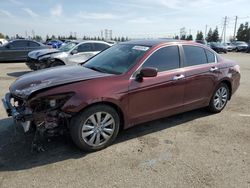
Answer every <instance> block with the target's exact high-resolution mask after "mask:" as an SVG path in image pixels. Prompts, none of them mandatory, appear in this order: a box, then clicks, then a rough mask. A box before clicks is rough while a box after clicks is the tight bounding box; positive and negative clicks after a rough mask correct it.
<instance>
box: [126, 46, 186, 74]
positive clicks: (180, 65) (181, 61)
mask: <svg viewBox="0 0 250 188" xmlns="http://www.w3.org/2000/svg"><path fill="white" fill-rule="evenodd" d="M170 46H177V48H178V52H179V68H176V69H172V70H165V71H161V72H158V73H159V74H163V73H166V72H171V71H173V70H178V69H181V68H182V65H183V57H182V56H183V54H182V52H181V48H180V44H168V45H164V46H161V47H159V48H157V49H155V50H154V51H153V52H152V53H151V54H149V55H148V57H147V58H146V59H144V60H143V62H142V63H141V64H140V66H139V67H138V68H137V69H136V70H135V71H134V72H133V73H132V74H131V76H130V79H135V76H136V74H137V73H138V71H139V70H141V67H142V66H143V65H144V63H145V62H146V61H147V60H148V59H149V58H150V57H151V56H152V55H153V54H154V53H155V52H157V51H158V50H160V49H162V48H165V47H170Z"/></svg>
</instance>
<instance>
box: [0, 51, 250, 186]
mask: <svg viewBox="0 0 250 188" xmlns="http://www.w3.org/2000/svg"><path fill="white" fill-rule="evenodd" d="M223 56H224V57H226V58H229V59H233V60H235V61H237V62H238V63H239V65H240V66H241V74H242V78H241V85H240V87H239V89H238V91H237V92H236V93H235V95H234V96H233V97H232V99H231V101H230V102H229V103H228V104H227V106H226V108H225V109H224V110H223V112H221V113H219V114H210V113H208V112H207V111H206V110H205V109H199V110H195V111H191V112H187V113H183V114H179V115H176V116H172V117H168V118H164V119H160V120H157V121H153V122H148V123H144V124H141V125H138V126H136V127H133V128H130V129H128V130H126V131H123V132H122V133H121V134H120V135H119V136H118V139H117V141H116V142H115V143H114V144H113V145H111V146H110V147H108V148H106V149H104V150H101V151H98V152H95V153H85V152H82V151H80V150H78V149H77V147H76V146H75V145H74V144H73V143H72V141H71V140H70V138H68V137H67V136H64V137H56V138H54V139H52V140H49V141H45V143H44V144H45V148H46V150H45V151H44V152H41V153H34V152H31V148H30V146H31V140H32V135H27V136H25V135H24V133H23V132H22V129H20V127H17V128H15V126H14V124H13V121H12V119H11V118H8V117H7V115H6V113H5V111H4V108H3V107H2V105H1V106H0V187H1V188H4V187H8V188H12V187H18V188H22V187H24V188H27V187H60V188H62V187H119V188H120V187H130V188H131V187H143V188H146V187H150V188H152V187H157V188H158V187H163V188H166V187H176V188H177V187H178V188H179V187H185V188H187V187H197V188H201V187H225V188H229V187H237V188H239V187H240V188H241V187H245V188H250V54H244V53H228V54H225V55H223ZM0 66H1V68H0V70H1V71H0V96H4V94H5V93H6V92H7V91H8V87H9V85H10V83H11V82H13V81H14V80H15V79H16V78H17V77H19V76H20V75H23V74H26V73H28V72H30V70H29V69H28V68H27V67H26V66H25V64H24V63H0Z"/></svg>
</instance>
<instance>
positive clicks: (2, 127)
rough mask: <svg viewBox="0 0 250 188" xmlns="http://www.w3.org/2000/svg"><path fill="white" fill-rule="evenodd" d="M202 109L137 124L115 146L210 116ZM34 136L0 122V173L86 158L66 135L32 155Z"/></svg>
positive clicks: (3, 120)
mask: <svg viewBox="0 0 250 188" xmlns="http://www.w3.org/2000/svg"><path fill="white" fill-rule="evenodd" d="M209 115H211V113H209V112H207V111H206V110H205V109H200V110H194V111H190V112H186V113H182V114H179V115H175V116H171V117H167V118H163V119H159V120H156V121H151V122H147V123H143V124H140V125H137V126H135V127H132V128H129V129H127V130H124V131H122V132H121V133H120V134H119V135H118V138H117V140H116V141H115V143H114V144H118V143H122V142H124V141H127V140H130V139H134V138H138V137H141V136H144V135H147V134H151V133H154V132H158V131H161V130H163V129H168V128H170V127H174V126H178V125H181V124H183V123H185V122H189V121H192V120H194V119H197V118H202V117H205V116H209ZM32 138H33V135H31V134H30V135H25V133H23V131H22V129H21V127H20V126H19V127H16V126H15V125H14V123H13V121H12V119H11V118H6V119H2V120H0V154H1V155H0V171H17V170H24V169H30V168H34V167H38V166H43V165H47V164H53V163H56V162H59V161H64V160H68V159H78V158H82V157H85V156H86V155H87V154H88V153H86V152H83V151H80V150H79V149H78V148H77V147H76V146H75V145H74V144H73V142H72V141H71V139H70V137H69V136H60V137H55V138H53V139H51V140H50V141H45V142H44V148H45V149H46V150H45V151H44V152H41V153H36V152H31V142H32Z"/></svg>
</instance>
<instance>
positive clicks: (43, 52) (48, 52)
mask: <svg viewBox="0 0 250 188" xmlns="http://www.w3.org/2000/svg"><path fill="white" fill-rule="evenodd" d="M55 53H62V52H61V51H60V50H58V49H54V48H51V49H42V50H34V51H31V52H30V53H29V54H28V56H29V57H30V58H32V59H38V58H40V57H42V56H45V55H51V54H55Z"/></svg>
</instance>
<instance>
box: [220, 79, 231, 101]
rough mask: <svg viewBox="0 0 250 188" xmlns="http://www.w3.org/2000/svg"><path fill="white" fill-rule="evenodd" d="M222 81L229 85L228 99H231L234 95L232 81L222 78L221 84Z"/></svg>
mask: <svg viewBox="0 0 250 188" xmlns="http://www.w3.org/2000/svg"><path fill="white" fill-rule="evenodd" d="M221 83H224V84H226V85H227V87H228V89H229V98H228V100H230V99H231V96H232V83H231V82H230V81H229V80H226V79H225V80H221V81H220V83H219V84H221Z"/></svg>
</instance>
